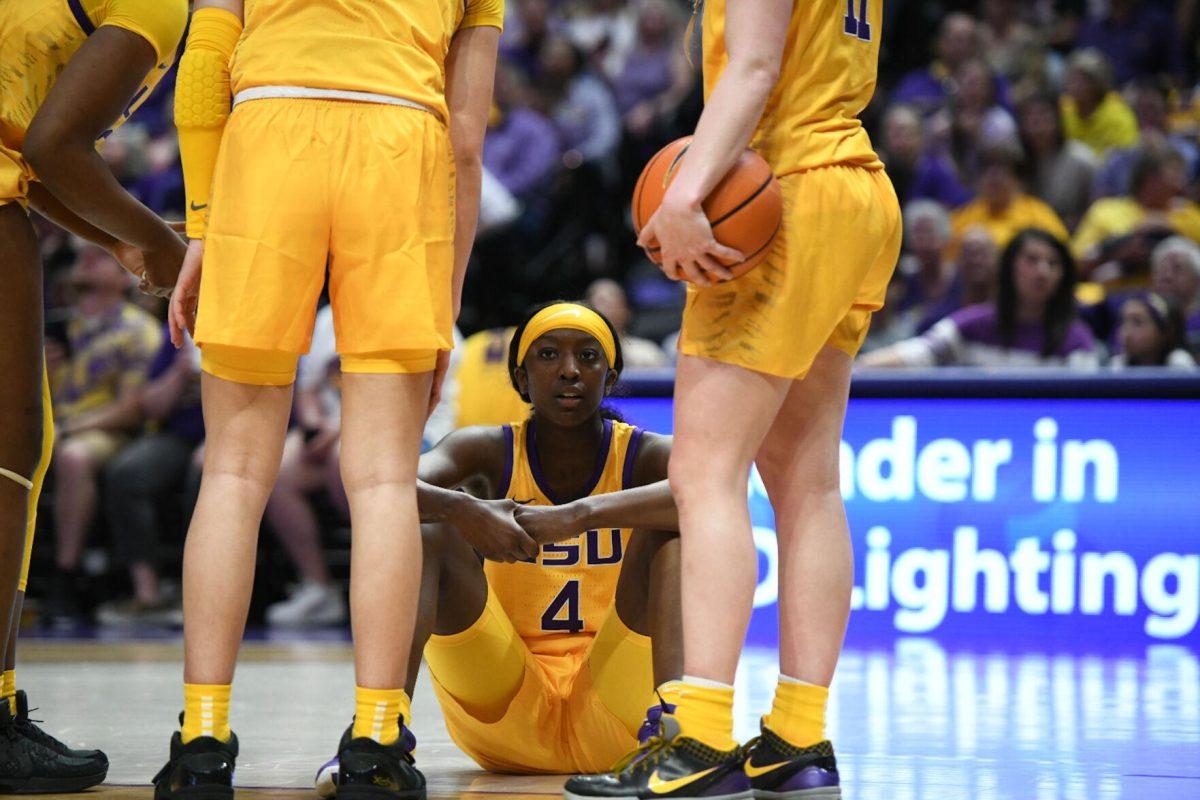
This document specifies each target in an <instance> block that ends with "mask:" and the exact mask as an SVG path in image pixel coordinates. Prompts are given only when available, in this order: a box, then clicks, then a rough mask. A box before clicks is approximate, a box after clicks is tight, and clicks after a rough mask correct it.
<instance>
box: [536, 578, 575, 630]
mask: <svg viewBox="0 0 1200 800" xmlns="http://www.w3.org/2000/svg"><path fill="white" fill-rule="evenodd" d="M564 610H565V612H566V613H565V614H564V613H563V612H564ZM560 615H562V616H561V617H560ZM542 630H544V631H555V632H558V631H563V632H566V633H579V632H580V631H581V630H583V619H582V618H581V617H580V616H579V581H567V582H566V583H565V584H564V585H563V588H562V591H560V592H559V593H558V595H557V596H556V597H555V598H554V599H553V600H551V601H550V605H549V606H548V607H547V608H546V610H545V612H543V613H542Z"/></svg>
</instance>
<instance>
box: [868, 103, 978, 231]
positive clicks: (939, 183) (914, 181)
mask: <svg viewBox="0 0 1200 800" xmlns="http://www.w3.org/2000/svg"><path fill="white" fill-rule="evenodd" d="M882 144H883V146H882V147H881V148H880V157H881V158H882V159H883V162H884V164H885V165H886V166H887V173H888V177H889V178H891V179H892V185H893V186H895V188H896V195H897V196H898V197H899V198H900V200H901V202H904V203H907V202H911V201H913V200H936V201H937V202H939V203H941V204H942V205H944V206H947V207H949V208H957V207H958V206H961V205H963V204H964V203H968V202H970V201H971V199H972V197H973V196H974V195H973V194H972V193H971V190H970V189H968V188H967V187H966V186H964V185H963V182H962V181H961V180H960V179H959V176H958V172H957V171H956V170H955V167H954V163H953V162H952V161H950V159H949V158H947V157H946V156H945V155H944V154H942V153H940V152H937V151H935V150H931V149H929V148H927V147H926V144H925V131H924V127H923V123H922V121H921V115H920V114H918V113H917V111H916V109H914V108H913V107H912V106H907V105H896V106H892V107H891V108H889V109H888V111H887V114H885V115H884V118H883V143H882Z"/></svg>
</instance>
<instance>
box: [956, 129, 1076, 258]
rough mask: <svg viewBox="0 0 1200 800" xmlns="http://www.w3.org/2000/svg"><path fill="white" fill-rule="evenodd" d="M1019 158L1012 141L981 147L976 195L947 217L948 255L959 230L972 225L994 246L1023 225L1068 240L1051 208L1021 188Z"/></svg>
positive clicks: (960, 233)
mask: <svg viewBox="0 0 1200 800" xmlns="http://www.w3.org/2000/svg"><path fill="white" fill-rule="evenodd" d="M1021 158H1022V153H1021V148H1020V147H1019V146H1018V145H1017V144H1015V143H1013V142H1003V143H997V144H993V145H991V146H989V147H988V148H986V149H985V150H984V151H983V153H982V155H981V158H980V163H981V165H982V172H981V173H980V176H979V196H978V197H977V198H976V199H975V200H973V201H972V202H970V203H968V204H967V205H965V206H963V207H962V208H960V209H958V210H957V211H955V212H954V214H952V215H951V217H950V226H951V237H950V247H949V251H948V253H947V255H948V257H949V258H951V259H953V258H957V256H958V251H959V247H960V245H961V243H962V237H963V234H964V233H965V232H966V231H967V229H968V228H971V227H974V226H976V225H978V226H981V227H982V228H983V229H984V230H986V231H987V232H988V233H989V234H991V237H992V239H993V240H994V241H995V242H996V247H998V248H1003V247H1004V246H1005V245H1007V244H1008V243H1009V242H1010V241H1011V240H1012V238H1013V237H1014V236H1016V235H1017V233H1019V232H1020V231H1022V230H1024V229H1026V228H1041V229H1042V230H1045V231H1048V232H1049V233H1050V234H1052V235H1053V236H1054V237H1055V238H1057V239H1059V240H1061V241H1063V242H1067V241H1070V235H1069V234H1068V233H1067V228H1066V226H1065V225H1063V222H1062V220H1061V219H1059V216H1058V214H1055V213H1054V209H1052V208H1050V206H1049V205H1047V204H1046V203H1044V202H1043V201H1041V200H1039V199H1038V198H1036V197H1034V196H1032V195H1030V194H1026V193H1025V192H1024V191H1023V190H1022V188H1021V182H1020V180H1019V179H1018V178H1017V166H1018V165H1019V164H1020V162H1021Z"/></svg>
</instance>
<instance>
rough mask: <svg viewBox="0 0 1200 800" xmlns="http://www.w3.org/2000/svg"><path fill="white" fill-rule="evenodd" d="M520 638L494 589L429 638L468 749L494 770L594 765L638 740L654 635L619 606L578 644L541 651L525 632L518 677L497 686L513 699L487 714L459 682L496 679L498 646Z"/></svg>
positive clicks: (433, 665)
mask: <svg viewBox="0 0 1200 800" xmlns="http://www.w3.org/2000/svg"><path fill="white" fill-rule="evenodd" d="M515 637H516V631H515V630H514V629H513V625H512V621H511V620H510V619H509V617H508V615H507V614H506V613H505V611H504V608H503V606H501V604H500V602H499V600H498V599H497V598H496V595H495V593H494V592H493V593H489V596H488V601H487V606H486V607H485V609H484V613H483V614H482V615H481V616H480V618H479V620H477V621H476V622H475V623H474V624H473V625H472V626H471V627H470V628H468V629H467V630H465V631H463V632H461V633H457V634H453V635H450V636H433V637H431V638H430V640H429V643H428V644H427V645H426V646H425V660H426V662H427V663H428V665H429V670H430V673H431V675H432V678H433V687H434V692H435V694H436V695H437V698H438V702H439V703H440V704H441V707H442V712H443V714H444V715H445V718H446V727H447V728H448V729H449V731H450V738H451V739H453V740H454V743H455V744H457V745H458V746H459V748H461V749H462V750H463V752H465V753H466V754H467V755H469V756H470V757H471V758H473V759H474V760H475V762H476V763H478V764H479V765H480V766H481V767H483V768H484V769H487V770H491V771H492V772H505V773H551V774H557V773H595V772H604V771H606V770H608V769H610V768H611V767H612V766H613V764H614V763H615V762H616V761H617V760H618V759H620V758H621V757H622V756H624V755H625V754H627V753H628V752H629V751H631V750H633V749H634V748H635V747H637V730H638V728H639V727H640V725H641V723H642V720H643V718H644V716H645V713H646V709H647V708H648V707H649V706H650V705H652V704H653V703H654V702H655V700H654V668H653V663H652V660H651V643H650V639H649V638H648V637H646V636H642V635H641V634H638V633H635V632H633V631H631V630H629V628H628V627H626V626H625V624H624V623H623V622H622V621H621V619H620V617H619V616H618V615H617V611H616V608H615V606H614V607H612V608H611V609H610V611H609V613H608V616H607V617H606V618H605V620H604V621H603V622H602V623H601V624H600V627H599V629H598V630H597V632H596V635H595V636H594V637H587V636H582V637H579V638H580V642H581V644H580V645H578V646H573V647H570V648H567V649H564V650H563V651H562V652H561V654H557V655H549V654H546V653H542V654H534V653H533V652H531V651H530V650H529V647H528V646H527V645H526V644H525V643H524V642H521V641H518V646H520V647H521V648H522V650H523V652H524V656H525V669H524V673H523V675H521V677H520V685H519V686H509V687H500V686H497V687H496V692H497V696H501V697H503V696H511V697H512V698H513V699H512V702H510V703H509V704H508V707H507V708H506V709H505V710H504V712H503V713H502V715H501V716H500V717H499V718H498V719H480V718H479V717H478V716H477V715H475V714H473V713H472V712H471V711H470V710H468V709H467V708H464V706H463V704H462V703H461V702H460V701H459V700H458V699H457V698H458V697H459V696H460V694H459V693H460V692H461V691H462V689H461V688H460V687H461V686H464V685H473V684H474V682H479V681H482V682H487V681H491V680H494V679H495V676H494V673H493V672H492V670H491V667H490V665H492V664H495V663H497V661H498V659H500V658H502V657H503V652H501V651H500V650H498V648H507V647H508V646H509V643H510V642H512V641H513V639H514V638H515ZM464 665H470V667H469V668H468V669H464ZM468 681H470V682H472V683H470V684H468V683H467V682H468Z"/></svg>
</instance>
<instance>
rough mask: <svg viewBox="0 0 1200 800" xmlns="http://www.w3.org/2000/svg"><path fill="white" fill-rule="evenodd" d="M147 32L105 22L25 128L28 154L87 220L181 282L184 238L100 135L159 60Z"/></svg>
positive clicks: (147, 274) (165, 280) (150, 268)
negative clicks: (124, 183) (120, 172)
mask: <svg viewBox="0 0 1200 800" xmlns="http://www.w3.org/2000/svg"><path fill="white" fill-rule="evenodd" d="M155 60H156V56H155V52H154V48H153V47H152V46H151V44H150V43H149V42H148V41H146V40H145V39H143V38H142V37H141V36H139V35H137V34H135V33H132V32H130V31H127V30H125V29H123V28H118V27H115V26H108V25H106V26H101V27H100V28H99V29H98V30H97V31H96V32H95V33H94V34H93V35H92V36H90V37H89V38H88V40H87V42H86V43H85V44H84V45H83V46H82V47H81V48H80V49H79V52H78V53H76V55H75V57H74V58H72V59H71V61H70V62H69V63H68V64H67V66H66V68H65V69H64V70H63V71H62V74H61V75H60V76H59V78H58V81H57V82H56V83H55V84H54V88H53V89H51V90H50V93H49V94H48V95H47V97H46V100H45V102H44V103H43V104H42V107H41V109H40V110H39V111H38V113H37V115H36V116H35V117H34V118H33V122H32V123H31V124H30V126H29V131H28V133H27V134H26V136H25V143H24V148H23V154H24V156H25V158H26V160H27V161H28V162H29V164H30V166H32V167H33V169H34V171H35V172H36V173H37V175H38V178H39V180H40V181H41V183H42V185H43V186H44V187H45V189H46V190H47V191H48V192H49V193H50V194H52V195H53V196H54V197H55V198H56V199H58V200H59V201H61V203H62V206H63V207H64V208H65V209H66V210H68V211H70V212H72V213H74V214H75V215H77V216H78V217H79V218H81V219H82V221H84V222H86V223H88V224H90V225H92V226H94V227H95V228H97V229H98V230H99V231H101V232H103V233H105V234H107V235H108V236H111V237H112V238H113V239H115V240H116V241H118V242H123V243H125V244H128V245H131V246H133V247H136V248H137V249H138V250H140V251H141V253H142V265H143V277H144V278H146V279H147V280H148V282H149V284H151V285H153V286H155V287H169V286H172V285H174V283H175V277H176V275H178V273H179V268H180V264H181V263H182V261H183V255H184V250H185V248H184V244H183V241H182V240H181V239H180V238H179V236H178V235H177V234H176V233H175V232H174V231H172V230H171V228H170V227H169V226H168V225H167V224H166V223H165V222H163V221H162V220H161V219H159V217H158V215H157V214H155V213H154V212H153V211H151V210H150V209H148V208H146V207H145V206H144V205H142V204H141V203H139V202H138V201H137V200H135V199H134V198H133V197H132V196H131V195H130V194H129V193H128V192H126V191H125V190H124V189H123V188H121V185H120V183H118V182H117V179H116V177H115V176H114V175H113V174H112V172H111V170H109V168H108V165H107V164H106V163H105V162H104V159H103V158H101V156H100V154H99V153H98V152H96V147H95V142H96V140H97V139H98V138H99V137H100V136H101V134H103V133H104V131H105V130H106V129H108V128H109V126H111V125H112V123H113V121H114V120H117V119H119V118H120V116H121V113H122V112H123V111H124V109H125V107H126V106H127V105H128V103H129V100H130V98H131V97H133V95H134V93H135V92H136V91H137V89H138V86H139V85H140V84H141V83H142V81H143V80H144V79H145V77H146V75H147V74H148V73H149V72H150V71H151V70H152V69H153V68H154V66H155Z"/></svg>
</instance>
